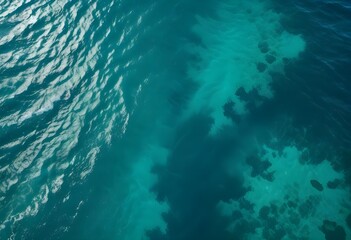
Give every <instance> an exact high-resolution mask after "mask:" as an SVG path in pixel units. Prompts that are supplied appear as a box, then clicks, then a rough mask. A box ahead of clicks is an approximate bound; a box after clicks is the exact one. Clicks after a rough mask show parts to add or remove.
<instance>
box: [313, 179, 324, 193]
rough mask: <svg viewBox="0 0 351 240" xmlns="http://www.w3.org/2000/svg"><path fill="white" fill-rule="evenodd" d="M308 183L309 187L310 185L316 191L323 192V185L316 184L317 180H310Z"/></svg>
mask: <svg viewBox="0 0 351 240" xmlns="http://www.w3.org/2000/svg"><path fill="white" fill-rule="evenodd" d="M310 183H311V185H312V187H314V188H315V189H317V190H318V191H320V192H321V191H323V189H324V188H323V185H322V184H321V183H320V182H318V181H317V180H315V179H312V180H311V181H310Z"/></svg>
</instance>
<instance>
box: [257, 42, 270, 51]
mask: <svg viewBox="0 0 351 240" xmlns="http://www.w3.org/2000/svg"><path fill="white" fill-rule="evenodd" d="M258 48H259V49H260V51H261V53H267V52H268V51H269V45H268V43H267V42H260V43H259V44H258Z"/></svg>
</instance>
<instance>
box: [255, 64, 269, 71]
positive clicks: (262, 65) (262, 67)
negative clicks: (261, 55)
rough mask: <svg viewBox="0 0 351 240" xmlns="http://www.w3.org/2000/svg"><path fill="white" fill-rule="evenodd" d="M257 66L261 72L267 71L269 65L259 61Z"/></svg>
mask: <svg viewBox="0 0 351 240" xmlns="http://www.w3.org/2000/svg"><path fill="white" fill-rule="evenodd" d="M256 66H257V70H258V71H259V72H264V71H266V69H267V65H266V64H264V63H262V62H259V63H257V65H256Z"/></svg>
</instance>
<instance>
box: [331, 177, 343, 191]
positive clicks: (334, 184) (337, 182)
mask: <svg viewBox="0 0 351 240" xmlns="http://www.w3.org/2000/svg"><path fill="white" fill-rule="evenodd" d="M341 183H342V182H341V180H340V179H334V180H333V181H329V182H328V183H327V186H328V188H330V189H335V188H337V187H339V186H340V185H341Z"/></svg>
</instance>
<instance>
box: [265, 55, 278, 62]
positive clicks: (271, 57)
mask: <svg viewBox="0 0 351 240" xmlns="http://www.w3.org/2000/svg"><path fill="white" fill-rule="evenodd" d="M275 60H276V57H274V56H273V55H271V54H267V55H266V62H267V63H269V64H272V63H274V62H275Z"/></svg>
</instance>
